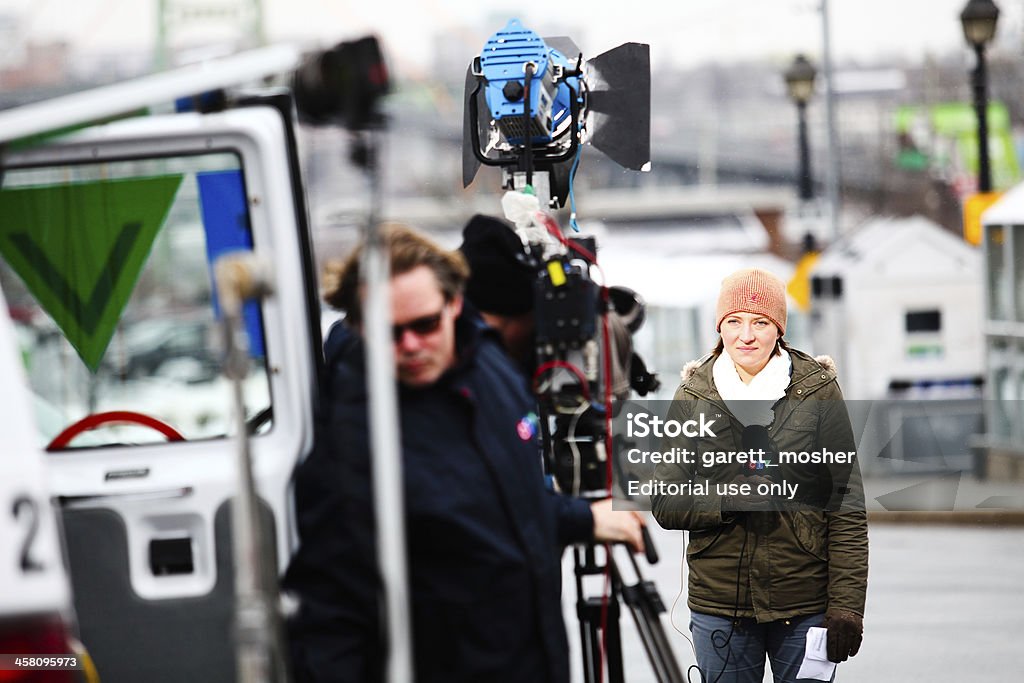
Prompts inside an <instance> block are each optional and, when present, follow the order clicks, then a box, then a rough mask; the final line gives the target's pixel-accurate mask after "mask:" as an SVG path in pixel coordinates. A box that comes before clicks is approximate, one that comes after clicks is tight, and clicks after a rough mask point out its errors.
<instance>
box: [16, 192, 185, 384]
mask: <svg viewBox="0 0 1024 683" xmlns="http://www.w3.org/2000/svg"><path fill="white" fill-rule="evenodd" d="M181 180H182V176H181V175H180V174H179V175H171V176H161V177H154V178H133V179H126V180H101V181H97V182H88V183H74V184H68V185H45V186H33V187H16V188H5V189H4V190H2V191H0V255H2V256H3V257H4V259H5V260H6V261H7V262H8V263H9V264H10V266H11V267H12V268H13V269H14V271H15V272H16V273H17V274H18V276H19V277H20V278H21V279H22V280H23V281H24V282H25V286H26V287H27V288H28V289H29V291H30V292H32V295H33V296H34V297H35V298H36V300H37V301H38V302H39V305H40V306H41V307H42V308H43V310H44V311H46V312H47V313H48V314H49V315H50V317H52V318H53V320H54V322H56V323H57V325H58V327H60V329H61V331H62V332H63V333H64V336H65V337H66V338H67V340H68V341H69V342H70V343H71V345H72V346H74V347H75V349H76V350H77V351H78V355H79V356H81V357H82V360H83V361H84V362H85V364H86V366H88V367H89V369H90V370H92V371H93V372H95V371H96V369H97V368H98V367H99V363H100V359H101V358H102V357H103V353H104V351H106V349H107V345H108V344H109V343H110V338H111V337H112V336H113V334H114V329H115V327H116V326H117V321H118V320H119V319H120V317H121V313H122V312H123V311H124V307H125V304H127V303H128V298H129V297H130V296H131V293H132V290H133V289H134V288H135V283H136V281H137V280H138V278H139V274H140V273H141V272H142V267H143V266H144V265H145V263H146V259H147V258H148V257H149V252H150V250H151V249H152V247H153V240H154V239H156V235H157V233H158V232H159V231H160V228H161V226H163V223H164V220H166V218H167V213H168V211H169V210H170V208H171V203H172V202H173V201H174V197H175V194H176V193H177V191H178V188H179V187H180V186H181Z"/></svg>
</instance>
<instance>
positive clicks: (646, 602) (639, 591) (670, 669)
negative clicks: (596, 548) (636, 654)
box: [608, 555, 685, 683]
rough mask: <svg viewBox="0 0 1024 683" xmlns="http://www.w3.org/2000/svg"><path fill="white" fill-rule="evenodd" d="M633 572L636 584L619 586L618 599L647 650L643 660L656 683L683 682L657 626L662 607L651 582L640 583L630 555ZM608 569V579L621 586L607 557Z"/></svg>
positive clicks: (613, 566) (639, 577) (661, 631)
mask: <svg viewBox="0 0 1024 683" xmlns="http://www.w3.org/2000/svg"><path fill="white" fill-rule="evenodd" d="M630 561H631V562H632V563H633V569H634V570H635V571H636V576H637V582H636V583H635V584H633V585H630V586H625V585H623V586H622V599H623V602H625V603H626V606H627V607H629V611H630V613H632V615H633V621H634V622H636V628H637V631H638V632H639V633H640V639H641V641H642V642H643V644H644V649H645V650H646V651H647V658H648V659H649V660H650V662H651V668H653V669H654V675H655V677H656V678H657V680H658V683H684V681H685V679H684V678H683V674H682V672H681V671H680V670H679V664H678V662H676V658H675V654H674V653H673V652H672V645H671V643H670V642H669V640H668V636H667V635H666V634H665V628H664V626H663V625H662V623H661V614H662V613H663V612H665V611H666V610H665V604H664V603H663V602H662V601H661V596H659V595H658V589H657V588H656V587H655V585H654V582H653V581H644V580H643V577H642V575H641V574H640V567H639V566H637V564H636V561H635V560H633V556H632V555H630ZM608 562H609V564H610V565H611V567H612V576H613V577H617V580H618V581H619V582H620V583H621V581H622V579H621V575H620V574H619V569H618V566H617V565H616V564H615V559H614V558H612V557H609V558H608Z"/></svg>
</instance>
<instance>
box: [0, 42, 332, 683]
mask: <svg viewBox="0 0 1024 683" xmlns="http://www.w3.org/2000/svg"><path fill="white" fill-rule="evenodd" d="M266 54H268V53H264V57H257V58H256V61H255V62H250V63H248V65H249V66H251V67H253V68H247V66H246V64H247V63H245V62H244V61H243V62H239V61H237V60H236V61H234V62H230V60H229V62H230V63H227V64H226V65H224V66H222V67H221V68H220V69H210V68H206V67H198V68H196V69H195V70H194V71H192V72H191V73H188V72H187V71H186V72H184V73H180V74H174V73H171V74H170V75H167V76H163V75H157V76H155V77H152V78H149V79H143V80H142V81H140V82H139V83H134V84H122V85H119V86H112V87H111V88H110V89H108V90H107V91H102V92H100V93H99V94H96V93H93V94H84V95H82V96H81V97H80V98H78V99H75V98H76V96H70V98H71V99H72V100H73V101H70V102H69V101H66V100H65V101H57V102H51V103H41V104H39V105H30V106H29V107H28V108H26V109H23V110H22V111H15V110H12V111H10V112H0V136H2V135H8V136H11V135H13V134H12V133H11V132H10V131H13V130H21V131H30V132H31V130H32V129H33V127H35V128H38V129H39V132H44V131H48V130H54V129H58V128H63V127H65V126H67V125H69V123H71V122H70V120H69V117H74V116H81V117H85V118H86V119H87V120H89V119H92V118H104V117H103V116H102V114H103V113H104V111H105V109H104V108H105V107H110V108H112V111H115V110H118V109H124V108H125V107H130V106H131V103H132V102H133V101H137V102H138V103H139V105H140V106H141V104H142V103H143V102H145V101H146V100H145V99H137V100H133V99H132V98H133V97H136V96H137V97H138V98H148V99H149V100H157V99H167V100H170V101H173V99H174V98H175V97H177V96H179V95H186V94H195V93H196V91H197V90H198V91H202V90H203V89H204V88H209V87H217V85H218V84H217V83H216V82H215V81H216V80H217V78H220V77H222V78H223V79H224V80H225V82H230V81H232V80H240V79H241V78H243V77H244V76H245V75H246V74H248V76H251V77H257V76H261V75H263V73H261V70H264V71H269V70H270V69H271V67H273V66H274V64H273V62H274V59H273V58H274V55H275V53H273V52H271V53H269V54H270V56H271V59H270V60H269V62H268V60H267V59H266ZM293 57H294V56H293V55H288V54H285V55H284V60H283V63H285V64H287V63H289V60H293ZM261 59H262V60H263V61H262V62H261V61H260V60H261ZM277 61H278V62H282V60H277ZM293 61H294V60H293ZM210 74H213V77H212V78H211V76H210ZM218 74H219V76H218ZM293 111H294V105H293V104H292V101H291V99H290V98H289V97H288V96H287V95H285V94H282V93H280V92H272V93H269V94H266V95H265V96H251V97H248V99H247V101H246V102H245V103H244V106H237V107H232V108H228V109H227V110H224V111H219V112H215V113H208V114H200V113H170V114H165V115H154V116H144V117H134V118H126V119H123V120H119V121H115V122H112V123H107V124H104V125H96V126H90V127H85V128H81V129H80V130H77V131H75V132H73V133H70V134H67V135H62V136H60V137H57V138H51V139H47V140H42V141H40V140H38V139H28V140H26V139H24V138H23V139H21V140H20V141H16V142H15V143H14V144H5V145H4V147H3V149H2V151H0V169H2V183H0V283H2V285H3V287H4V289H5V290H6V292H7V298H8V305H9V306H10V308H11V310H12V312H13V315H14V316H16V317H17V319H18V320H19V324H20V326H21V332H22V338H23V342H24V344H23V346H24V348H23V351H22V355H21V358H22V361H23V364H24V366H25V367H26V368H27V372H26V373H24V374H27V377H28V381H29V383H30V385H31V388H32V391H33V392H34V393H35V395H36V397H37V399H36V400H37V402H38V404H39V406H40V408H39V411H40V414H41V415H45V419H44V420H42V422H41V428H40V430H39V432H38V433H35V432H34V430H32V429H31V428H29V427H28V426H27V425H28V424H29V421H28V419H27V418H28V417H29V415H28V414H27V413H28V411H29V409H28V406H29V402H28V401H26V400H25V399H24V397H20V396H17V395H13V394H12V393H11V392H10V391H8V390H7V388H6V387H7V384H8V383H7V382H6V380H5V391H3V392H0V401H3V402H4V405H5V406H6V405H7V404H8V403H10V404H11V405H10V407H8V408H7V409H6V410H5V414H4V415H3V416H2V417H3V418H8V417H9V418H11V419H10V420H7V419H4V421H3V424H5V425H6V424H8V422H10V424H11V425H13V427H16V428H17V429H18V430H20V431H17V432H12V431H11V430H10V429H8V433H7V435H6V436H5V437H4V442H5V443H10V441H9V436H10V435H11V434H12V433H13V434H14V436H16V437H17V439H18V441H16V442H15V443H18V444H20V445H19V446H18V447H17V448H14V449H10V448H6V447H5V448H4V449H2V453H0V472H2V473H3V474H2V476H0V493H2V494H3V495H8V491H10V495H12V496H15V497H14V498H13V499H11V500H3V501H0V502H2V504H3V508H2V509H0V513H3V514H2V515H0V517H3V520H4V521H3V522H0V565H2V568H0V590H2V592H3V602H2V603H0V606H2V607H4V608H8V604H7V601H8V600H9V601H10V602H11V605H10V609H9V610H8V611H10V610H14V609H19V610H23V611H29V610H37V611H38V610H43V611H45V610H50V611H52V610H54V609H57V608H58V607H67V606H68V589H67V585H66V584H63V583H60V580H62V579H63V574H59V573H57V572H56V571H54V572H52V573H46V572H42V571H35V572H33V571H28V570H25V569H24V568H23V567H24V566H28V567H29V568H30V569H31V568H33V567H35V566H37V565H38V566H41V567H43V569H54V570H55V569H57V568H59V566H60V563H59V557H60V555H59V553H58V552H57V548H58V545H57V537H56V534H55V532H54V525H53V519H52V518H51V517H48V516H46V515H48V514H49V508H48V507H47V506H46V497H45V496H44V495H43V489H41V488H39V484H38V482H40V481H42V473H43V466H42V463H38V462H36V460H34V459H30V458H24V457H20V456H19V457H16V456H15V454H16V453H18V451H19V449H22V450H25V449H28V448H29V447H31V448H35V449H37V450H36V451H33V452H37V451H38V449H40V448H41V447H42V448H45V449H46V451H47V455H46V460H47V462H46V470H47V471H48V474H49V483H50V487H51V490H52V493H53V494H54V495H55V496H56V497H57V500H58V501H59V503H60V517H61V522H62V525H63V532H64V538H65V543H66V550H67V561H68V574H69V576H70V582H71V588H72V590H71V596H72V599H73V605H74V611H75V614H76V615H77V622H78V624H79V630H80V635H81V641H82V642H83V643H84V645H85V647H86V648H88V650H89V653H90V654H91V656H92V660H93V661H94V662H95V667H96V670H97V671H98V673H99V677H100V679H101V680H103V681H129V682H135V681H146V682H147V683H161V682H168V683H170V682H172V681H173V682H180V681H229V680H235V678H236V669H237V666H236V652H235V638H234V637H233V636H234V632H235V631H234V625H235V623H236V619H235V610H236V607H237V603H236V601H235V580H234V565H235V563H234V561H233V547H234V546H233V542H232V511H231V500H232V498H233V496H234V494H235V491H236V481H237V480H238V477H237V470H236V459H235V457H236V453H237V450H238V448H237V444H238V441H237V439H238V434H237V433H236V432H237V431H238V430H235V429H234V428H233V418H232V409H233V402H232V397H233V392H232V387H231V385H230V384H229V382H228V381H227V380H226V379H225V378H224V377H223V375H222V373H221V372H219V365H220V359H221V357H222V354H223V343H222V342H223V334H224V330H223V327H222V325H221V320H220V310H219V307H218V305H217V303H216V300H215V297H214V291H215V287H214V283H213V278H212V264H213V263H214V261H215V260H216V259H217V258H218V257H219V256H220V255H221V254H223V253H225V252H228V251H233V250H240V249H241V250H254V251H256V252H258V253H263V254H268V255H272V256H273V268H272V276H271V278H272V283H271V284H272V289H273V292H274V294H273V296H272V297H270V298H268V299H266V300H264V301H262V302H261V303H250V304H248V305H247V307H246V309H245V328H246V331H247V333H248V334H247V341H248V343H247V346H248V349H249V353H248V356H249V357H248V372H247V373H246V375H245V377H244V379H243V380H242V395H243V397H244V403H245V420H246V431H247V432H248V447H249V450H250V453H251V458H252V468H253V475H254V477H253V478H254V480H255V486H256V491H257V492H258V495H259V506H258V509H259V517H260V519H261V522H262V528H263V530H264V540H265V544H264V546H263V547H262V548H261V549H259V553H258V559H260V560H262V564H263V568H264V570H265V573H266V574H267V575H270V574H272V575H273V576H272V577H270V578H269V580H268V581H267V584H268V585H273V584H274V583H275V582H274V579H275V578H276V576H277V574H278V573H279V572H280V571H283V569H284V568H285V567H286V566H287V562H288V560H289V557H290V555H291V552H292V550H293V549H294V547H295V545H296V542H297V541H296V534H295V531H294V521H293V519H292V513H291V507H292V506H291V504H290V495H291V492H290V487H291V483H290V482H291V474H292V470H293V468H294V466H295V464H296V463H297V462H298V461H299V460H300V459H302V458H303V457H305V455H306V454H307V453H308V452H309V450H310V448H311V446H312V442H313V434H312V413H313V406H314V402H315V401H316V395H317V378H318V376H319V370H318V369H319V368H320V367H322V360H321V358H322V353H321V346H320V344H321V342H320V340H321V336H320V319H319V305H318V303H317V299H316V297H317V291H318V287H317V278H316V277H315V274H314V270H313V258H312V254H311V247H310V240H309V230H308V226H307V224H306V208H305V201H304V198H303V190H302V184H301V181H300V179H299V175H298V155H297V150H296V146H295V135H294V129H293V116H294V115H293ZM107 118H109V117H107ZM0 142H10V140H5V139H4V138H2V137H0ZM7 336H10V335H7ZM2 338H4V337H3V336H2V335H0V339H2ZM11 344H12V343H8V345H9V346H10V345H11ZM5 350H10V351H11V353H6V354H0V355H3V356H4V358H0V360H4V362H6V363H12V362H13V361H12V360H11V358H17V356H16V355H15V354H14V353H13V349H5ZM6 367H7V366H4V368H5V370H4V371H3V373H2V376H3V377H5V378H6V377H8V376H12V375H10V374H9V373H8V372H7V370H6ZM7 411H10V412H9V413H8V412H7ZM8 469H11V471H12V473H13V474H12V475H10V476H14V475H16V476H17V479H15V480H14V481H18V482H21V481H22V480H23V479H22V478H24V481H25V482H26V483H25V485H24V486H21V487H20V488H19V487H13V488H10V487H8V485H7V481H8V480H7V477H8V476H9V475H7V470H8ZM18 496H22V497H23V499H24V500H25V501H27V502H21V503H19V502H18V501H19V500H22V498H18ZM12 511H13V512H14V514H12ZM32 515H38V516H39V518H40V519H39V521H40V522H45V524H43V523H40V524H39V525H38V529H39V532H38V534H36V533H35V532H34V529H36V528H37V527H36V526H35V525H33V524H32V522H33V519H32ZM8 525H9V526H10V527H11V528H10V531H8ZM12 558H13V560H12ZM4 563H6V564H4ZM9 573H10V574H11V576H12V577H13V578H16V579H17V581H15V582H14V583H9V581H8V574H9ZM44 579H45V580H49V581H52V585H51V584H47V586H46V587H43V586H42V584H41V583H39V586H40V587H39V589H38V590H21V589H20V587H21V586H22V585H26V586H28V585H29V582H33V581H34V582H42V581H43V580H44ZM12 580H13V579H12ZM33 585H36V584H33ZM8 586H15V587H17V588H16V589H15V590H14V591H9V590H8ZM43 595H45V597H46V601H42V597H41V596H43ZM33 597H37V598H39V600H40V602H39V603H38V604H36V603H33V602H32V599H33ZM18 601H24V603H25V604H24V606H23V607H19V606H18ZM0 613H5V612H3V610H0ZM3 645H4V643H3V641H2V640H0V652H4V653H5V652H7V648H5V647H3ZM275 680H277V679H275Z"/></svg>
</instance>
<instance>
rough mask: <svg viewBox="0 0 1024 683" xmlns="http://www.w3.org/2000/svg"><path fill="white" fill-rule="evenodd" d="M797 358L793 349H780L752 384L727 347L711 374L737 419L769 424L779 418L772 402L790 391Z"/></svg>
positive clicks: (717, 359)
mask: <svg viewBox="0 0 1024 683" xmlns="http://www.w3.org/2000/svg"><path fill="white" fill-rule="evenodd" d="M792 367H793V362H792V361H791V360H790V358H789V353H788V352H787V351H786V350H785V349H783V348H780V349H779V355H777V356H775V355H773V356H772V357H771V360H769V361H768V364H767V365H765V366H764V367H763V368H762V369H761V372H759V373H757V374H756V375H754V378H753V379H751V380H750V384H744V383H743V380H742V379H740V376H739V373H738V372H737V371H736V365H735V364H734V363H733V362H732V359H731V358H730V357H729V354H728V353H727V352H725V351H723V352H722V353H720V354H719V355H718V358H716V359H715V364H714V365H713V366H712V368H711V375H712V377H713V379H714V381H715V386H716V387H718V393H719V394H720V395H721V397H722V400H724V401H725V405H726V406H728V407H729V412H731V413H732V414H733V415H735V416H736V419H737V420H739V421H740V422H741V423H743V426H744V427H747V426H749V425H763V426H766V427H767V426H768V425H770V424H771V423H772V420H774V419H775V413H774V412H773V411H772V406H774V405H775V402H776V401H778V400H779V399H780V398H782V397H783V396H785V395H786V388H787V387H788V386H789V379H790V371H791V369H792Z"/></svg>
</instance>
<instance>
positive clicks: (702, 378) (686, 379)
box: [679, 349, 837, 390]
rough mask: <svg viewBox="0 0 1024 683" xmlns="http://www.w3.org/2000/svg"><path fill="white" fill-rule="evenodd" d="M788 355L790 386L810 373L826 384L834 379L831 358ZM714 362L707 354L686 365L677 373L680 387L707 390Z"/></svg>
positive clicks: (799, 354) (801, 353) (795, 350)
mask: <svg viewBox="0 0 1024 683" xmlns="http://www.w3.org/2000/svg"><path fill="white" fill-rule="evenodd" d="M789 354H790V358H791V359H792V362H793V380H792V383H791V384H796V383H797V382H800V381H802V380H803V379H805V378H807V377H808V376H809V375H811V374H812V373H816V374H817V375H818V376H817V377H816V378H815V379H820V380H824V381H826V382H827V381H831V380H833V379H835V378H836V374H837V373H836V362H835V360H833V359H832V357H831V356H827V355H819V356H813V357H812V356H810V355H808V354H806V353H804V352H803V351H800V350H798V349H790V350H789ZM714 361H715V354H713V353H709V354H707V355H706V356H703V357H702V358H698V359H696V360H691V361H690V362H688V363H686V364H685V365H684V366H683V369H682V370H681V371H680V373H679V375H680V377H681V379H682V385H683V386H689V387H691V388H694V389H697V390H701V389H704V390H709V389H710V387H711V365H712V363H714Z"/></svg>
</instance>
